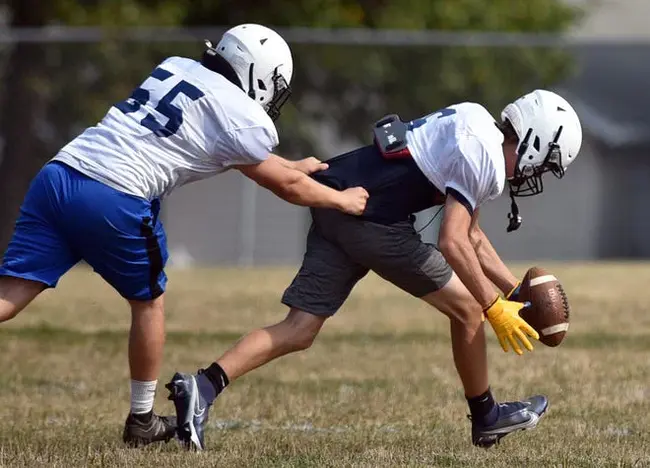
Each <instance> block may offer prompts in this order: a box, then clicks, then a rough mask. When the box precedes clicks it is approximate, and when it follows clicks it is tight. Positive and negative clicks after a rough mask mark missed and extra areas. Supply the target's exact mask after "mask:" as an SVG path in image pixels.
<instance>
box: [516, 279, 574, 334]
mask: <svg viewBox="0 0 650 468" xmlns="http://www.w3.org/2000/svg"><path fill="white" fill-rule="evenodd" d="M517 299H518V300H519V302H526V301H528V302H530V303H531V306H530V307H527V308H524V309H522V311H521V312H520V315H521V317H522V318H523V319H524V320H525V321H526V322H528V324H529V325H530V326H531V327H533V328H534V329H535V330H536V331H537V333H539V341H541V342H542V343H544V344H545V345H546V346H557V345H559V344H560V343H561V342H562V340H563V339H564V336H565V335H566V332H567V330H568V329H569V314H570V307H569V301H568V299H567V296H566V293H565V292H564V288H562V285H561V284H560V282H559V281H558V279H557V278H556V277H555V276H553V275H552V274H550V273H549V272H548V271H546V270H545V269H543V268H540V267H533V268H531V269H529V270H528V271H527V272H526V275H525V276H524V279H523V280H522V281H521V288H520V290H519V297H518V298H517Z"/></svg>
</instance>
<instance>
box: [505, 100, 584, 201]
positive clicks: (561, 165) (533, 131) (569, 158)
mask: <svg viewBox="0 0 650 468" xmlns="http://www.w3.org/2000/svg"><path fill="white" fill-rule="evenodd" d="M501 119H502V120H504V121H505V120H508V121H509V122H510V124H511V125H512V128H513V129H514V131H515V133H516V134H517V136H518V137H519V144H518V145H517V155H518V159H517V165H516V167H515V173H514V177H512V178H511V179H509V182H510V188H511V194H512V195H514V196H530V195H536V194H538V193H541V192H542V191H543V190H544V186H543V184H542V174H544V173H545V172H548V171H551V172H552V173H553V175H555V176H556V177H557V178H560V179H561V178H562V177H564V172H565V171H566V169H567V167H569V165H570V164H571V163H572V162H573V161H574V160H575V159H576V157H577V156H578V152H579V151H580V146H581V145H582V127H581V125H580V119H579V118H578V115H577V114H576V112H575V110H574V109H573V107H571V104H569V103H568V102H567V101H566V100H565V99H564V98H563V97H561V96H559V95H557V94H555V93H553V92H551V91H546V90H541V89H538V90H535V91H533V92H532V93H529V94H526V95H525V96H522V97H520V98H519V99H517V100H516V101H515V102H513V103H511V104H508V105H507V106H506V108H505V109H503V112H502V113H501Z"/></svg>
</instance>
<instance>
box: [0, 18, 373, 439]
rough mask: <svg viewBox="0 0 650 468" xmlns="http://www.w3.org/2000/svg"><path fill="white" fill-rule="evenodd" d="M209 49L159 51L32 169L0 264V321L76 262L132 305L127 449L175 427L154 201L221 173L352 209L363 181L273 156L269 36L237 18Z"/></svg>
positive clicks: (285, 89)
mask: <svg viewBox="0 0 650 468" xmlns="http://www.w3.org/2000/svg"><path fill="white" fill-rule="evenodd" d="M207 46H208V48H207V50H206V51H205V53H204V54H203V57H202V59H201V60H200V61H195V60H192V59H189V58H182V57H170V58H168V59H166V60H165V61H163V62H162V63H161V64H160V65H159V66H157V67H156V68H155V70H153V72H152V73H151V75H150V76H149V77H148V78H147V79H146V80H145V81H144V82H143V83H142V84H141V86H140V87H138V88H137V89H136V90H135V91H134V92H133V94H132V95H131V97H130V98H128V99H127V100H125V101H123V102H120V103H118V104H116V105H114V106H113V107H111V108H110V110H109V111H108V113H107V114H106V115H105V117H104V118H103V119H102V120H101V122H99V123H98V124H97V125H96V126H93V127H90V128H88V129H86V130H85V131H84V132H83V133H82V134H81V135H79V136H78V137H77V138H75V139H74V140H72V141H71V142H70V143H69V144H68V145H66V146H65V147H64V148H62V149H61V150H60V152H59V153H58V154H57V155H56V156H55V157H54V158H53V159H52V160H51V161H49V162H48V163H47V164H46V165H45V166H44V167H43V168H42V169H41V171H40V172H39V173H38V174H37V175H36V177H35V178H34V180H33V181H32V183H31V186H30V188H29V191H28V193H27V194H26V196H25V199H24V202H23V204H22V207H21V210H20V216H19V218H18V220H17V222H16V225H15V231H14V234H13V237H12V239H11V241H10V244H9V246H8V248H7V251H6V252H5V254H4V258H3V261H2V265H1V266H0V322H2V321H6V320H9V319H11V318H13V317H15V316H16V315H17V314H18V313H19V312H20V311H21V310H23V309H24V308H25V307H26V306H27V305H28V304H29V303H30V302H31V301H32V300H33V299H34V298H35V297H36V296H38V294H39V293H40V292H42V291H43V290H45V289H46V288H54V287H55V286H56V284H57V282H58V281H59V279H60V278H61V276H62V275H64V274H65V273H66V272H67V271H68V270H69V269H70V268H72V267H73V266H74V265H76V264H77V263H78V262H80V261H81V260H84V261H85V262H87V263H88V264H89V265H90V266H91V267H92V268H93V269H94V271H95V272H97V273H98V274H99V275H101V277H102V278H104V280H106V281H107V282H108V283H109V284H110V285H111V286H113V288H114V289H115V290H116V291H117V292H118V293H119V294H120V295H121V296H123V297H124V298H125V299H126V300H127V301H128V302H129V304H130V306H131V313H132V322H131V332H130V336H129V365H130V371H131V379H132V380H131V409H130V412H129V415H128V417H127V419H126V424H125V428H124V433H123V439H124V441H125V442H126V443H128V444H130V445H145V444H148V443H151V442H155V441H161V440H169V439H170V438H171V437H173V436H174V434H175V425H176V424H175V418H172V417H160V416H158V415H156V414H154V412H153V402H154V395H155V391H156V384H157V379H158V374H159V371H160V366H161V360H162V351H163V344H164V313H163V312H164V311H163V303H164V299H163V298H164V292H165V286H166V283H167V278H166V276H165V272H164V267H165V262H166V261H167V256H168V254H167V246H166V239H165V231H164V229H163V225H162V222H161V220H160V202H161V200H162V199H163V198H164V197H165V196H167V195H169V194H170V193H171V192H172V191H173V190H174V189H176V188H177V187H180V186H182V185H185V184H188V183H190V182H194V181H198V180H201V179H205V178H208V177H212V176H214V175H217V174H219V173H222V172H224V171H226V170H228V169H236V170H239V171H240V172H241V173H243V174H244V175H245V176H247V177H249V178H250V179H252V180H254V181H255V182H257V183H258V184H260V185H261V186H263V187H265V188H267V189H269V190H271V191H272V192H274V193H275V194H276V195H278V196H279V197H281V198H283V199H284V200H287V201H288V202H291V203H294V204H297V205H303V206H310V207H321V208H332V209H337V210H341V211H342V212H345V213H348V214H350V215H359V214H361V213H362V212H363V210H364V208H365V205H366V200H367V198H368V193H367V191H366V190H365V189H363V188H361V187H351V188H349V189H346V190H342V191H339V190H335V189H332V188H330V187H327V186H325V185H322V184H320V183H318V182H316V181H315V180H314V179H312V178H310V177H309V174H311V173H313V172H315V171H319V170H322V169H325V168H327V164H323V163H321V162H320V161H318V160H316V159H315V158H307V159H304V160H301V161H297V162H290V161H288V160H285V159H283V158H280V157H278V156H275V155H273V154H272V153H271V152H272V150H273V149H274V148H275V147H276V146H277V145H278V133H277V130H276V127H275V124H274V121H275V120H276V119H277V118H278V116H279V114H280V108H281V107H282V105H283V104H284V103H285V102H286V100H287V99H288V97H289V95H290V91H291V89H290V86H289V83H290V81H291V77H292V73H293V61H292V57H291V51H290V50H289V46H288V45H287V44H286V42H285V41H284V40H283V39H282V37H280V35H278V34H277V33H276V32H275V31H273V30H271V29H269V28H266V27H264V26H260V25H255V24H244V25H240V26H237V27H234V28H232V29H230V30H228V31H227V32H226V33H225V34H224V36H223V37H222V39H221V41H220V42H219V43H218V44H217V46H216V47H213V46H212V44H210V43H207Z"/></svg>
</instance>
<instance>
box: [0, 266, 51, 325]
mask: <svg viewBox="0 0 650 468" xmlns="http://www.w3.org/2000/svg"><path fill="white" fill-rule="evenodd" d="M44 289H45V285H44V284H43V283H38V282H36V281H30V280H25V279H22V278H13V277H11V276H0V322H5V321H7V320H10V319H12V318H14V317H15V316H16V315H18V313H19V312H20V311H21V310H23V309H24V308H25V307H27V305H28V304H29V303H30V302H32V301H33V300H34V298H35V297H36V296H38V295H39V294H40V293H41V292H42V291H43V290H44Z"/></svg>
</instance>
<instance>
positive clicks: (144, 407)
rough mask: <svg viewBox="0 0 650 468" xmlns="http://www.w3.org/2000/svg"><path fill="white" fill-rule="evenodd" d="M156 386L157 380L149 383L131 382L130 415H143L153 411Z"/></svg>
mask: <svg viewBox="0 0 650 468" xmlns="http://www.w3.org/2000/svg"><path fill="white" fill-rule="evenodd" d="M157 384H158V381H157V380H152V381H151V382H141V381H139V380H131V413H133V414H144V413H148V412H149V411H151V410H152V409H153V400H154V397H155V396H156V385H157Z"/></svg>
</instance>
